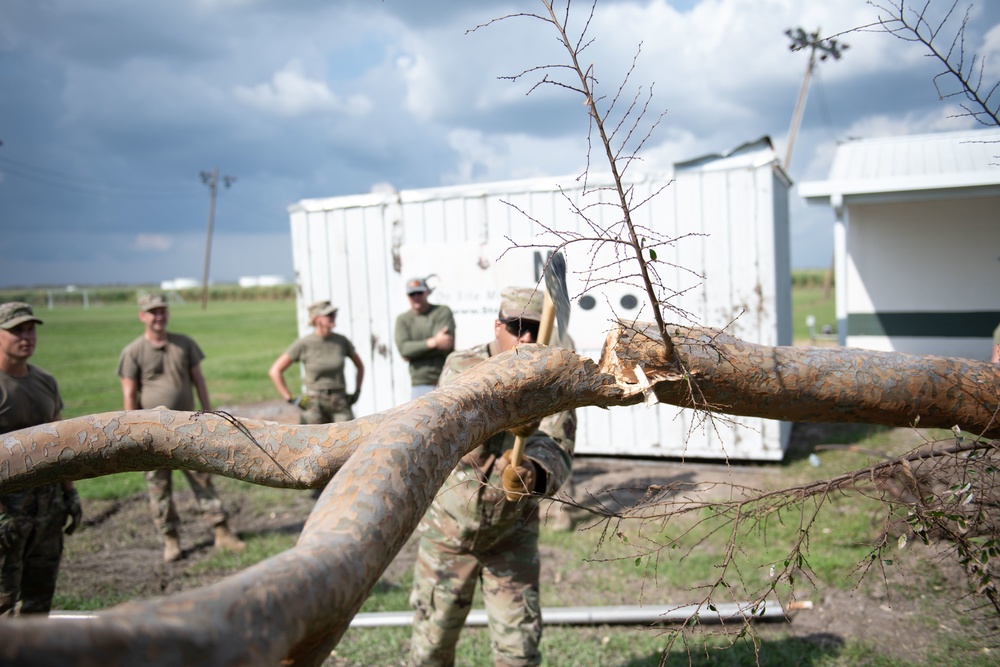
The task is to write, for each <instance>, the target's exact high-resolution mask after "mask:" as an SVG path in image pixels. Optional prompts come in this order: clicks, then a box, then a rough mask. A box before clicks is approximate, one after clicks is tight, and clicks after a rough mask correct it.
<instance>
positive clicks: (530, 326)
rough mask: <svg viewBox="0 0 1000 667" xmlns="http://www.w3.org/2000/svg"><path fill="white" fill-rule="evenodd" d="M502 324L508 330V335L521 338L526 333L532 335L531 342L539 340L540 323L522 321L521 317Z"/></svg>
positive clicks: (502, 321)
mask: <svg viewBox="0 0 1000 667" xmlns="http://www.w3.org/2000/svg"><path fill="white" fill-rule="evenodd" d="M500 322H501V323H502V324H503V325H504V327H505V328H506V329H507V333H509V334H510V335H512V336H516V337H517V338H520V337H521V336H523V335H524V334H525V333H530V334H531V340H532V341H535V340H538V327H539V323H538V322H536V321H534V320H522V319H521V318H520V317H511V318H508V319H506V320H500Z"/></svg>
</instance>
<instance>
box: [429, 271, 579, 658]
mask: <svg viewBox="0 0 1000 667" xmlns="http://www.w3.org/2000/svg"><path fill="white" fill-rule="evenodd" d="M501 296H502V301H501V305H500V314H499V317H498V318H497V320H496V322H495V323H494V340H493V341H492V342H490V343H487V344H484V345H480V346H478V347H474V348H472V349H469V350H464V351H461V352H454V353H452V354H451V355H449V356H448V359H447V361H446V362H445V365H444V371H443V372H442V373H441V384H442V385H446V384H448V383H449V382H450V381H452V380H454V379H455V378H456V377H457V376H458V375H459V374H461V373H463V372H465V371H467V370H468V369H470V368H472V367H474V366H475V365H477V364H479V363H481V362H482V361H485V360H486V359H489V358H490V357H492V356H495V355H497V354H500V353H502V352H506V351H508V350H511V349H513V348H514V347H515V346H517V345H518V344H520V343H533V342H534V341H535V339H536V337H537V335H538V327H539V322H540V320H541V311H542V292H541V291H539V290H534V289H532V288H530V287H525V288H521V287H508V288H506V289H504V290H503V291H502V292H501ZM575 430H576V417H575V415H574V413H573V412H572V411H569V412H562V413H559V414H555V415H551V416H549V417H546V418H545V419H543V420H542V421H541V422H540V423H535V424H531V425H526V426H524V427H522V428H520V429H518V430H517V432H511V431H502V432H500V433H497V434H496V435H494V436H492V437H491V438H489V439H488V440H486V441H485V442H483V443H482V444H481V445H480V446H479V447H477V448H476V449H474V450H473V451H472V452H470V453H469V454H467V455H465V456H464V457H463V458H462V460H461V461H460V462H459V464H458V465H457V466H456V467H455V469H454V470H453V471H452V473H451V475H450V476H449V477H448V479H447V480H446V481H445V483H444V485H443V486H442V487H441V490H440V491H439V492H438V495H437V497H436V498H435V499H434V502H433V503H432V504H431V506H430V508H429V509H428V511H427V514H426V515H424V518H423V520H422V521H421V522H420V527H419V529H418V530H419V532H420V545H419V550H418V553H417V561H416V564H415V565H414V571H413V591H412V593H411V595H410V604H411V605H412V606H413V607H414V610H415V612H414V617H413V633H412V636H411V640H410V665H411V667H417V666H420V667H425V666H430V665H434V666H438V665H441V666H444V665H453V664H454V663H455V645H456V644H457V643H458V636H459V633H460V632H461V631H462V627H463V626H464V625H465V619H466V616H468V614H469V609H470V608H471V607H472V598H473V594H474V592H475V589H476V582H477V581H481V582H482V586H483V601H484V603H485V605H486V612H487V615H488V616H489V630H490V643H491V646H492V648H493V657H494V664H495V665H503V666H505V667H524V666H529V665H539V664H541V659H542V658H541V654H540V653H539V650H538V644H539V641H540V640H541V636H542V616H541V602H540V600H539V593H538V579H539V568H540V565H539V555H538V529H539V516H538V514H539V511H538V499H539V498H541V497H543V496H551V495H553V494H554V493H555V492H556V491H557V490H558V489H559V487H560V486H562V484H563V482H564V481H565V480H566V479H567V477H568V476H569V475H570V470H571V467H572V460H573V448H574V439H575ZM517 433H520V434H522V435H527V436H528V437H527V445H526V447H525V456H524V460H523V461H522V462H521V464H520V465H519V466H516V467H515V466H512V465H511V463H510V450H511V448H512V447H513V444H514V437H515V435H516V434H517ZM508 492H509V493H514V494H531V495H527V496H522V497H520V498H519V499H517V500H513V501H512V500H508V499H507V493H508Z"/></svg>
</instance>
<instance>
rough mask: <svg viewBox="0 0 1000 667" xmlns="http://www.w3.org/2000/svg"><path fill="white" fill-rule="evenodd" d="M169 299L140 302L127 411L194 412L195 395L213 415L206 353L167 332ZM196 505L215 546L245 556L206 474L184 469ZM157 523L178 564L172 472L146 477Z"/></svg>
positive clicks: (126, 383) (127, 355)
mask: <svg viewBox="0 0 1000 667" xmlns="http://www.w3.org/2000/svg"><path fill="white" fill-rule="evenodd" d="M169 316H170V313H169V309H168V307H167V300H166V299H165V298H164V297H163V295H162V294H147V295H144V296H142V297H141V298H140V299H139V321H140V322H142V323H143V326H144V329H145V330H144V331H143V334H142V335H141V336H139V337H138V338H136V339H135V340H134V341H132V342H131V343H129V344H128V345H127V346H126V347H125V349H124V350H122V354H121V357H120V358H119V360H118V376H119V377H120V378H121V386H122V397H123V401H124V405H125V409H126V410H140V409H142V410H149V409H152V408H157V407H161V406H162V407H165V408H167V409H168V410H182V411H185V412H191V411H193V410H194V394H193V392H192V390H196V391H197V392H198V400H199V401H200V402H201V409H202V410H211V409H212V405H211V401H210V399H209V396H208V386H207V385H206V383H205V376H204V375H203V374H202V372H201V362H202V360H203V359H204V358H205V353H204V352H202V351H201V348H200V347H198V344H197V343H196V342H194V340H192V339H191V338H189V337H188V336H185V335H183V334H177V333H173V332H168V331H167V322H168V321H169ZM181 472H183V473H184V476H185V477H186V478H187V481H188V484H190V485H191V490H192V491H193V492H194V497H195V500H196V501H197V503H198V512H199V513H200V514H201V515H202V516H203V517H204V518H205V519H206V520H207V521H208V522H209V523H210V524H211V525H212V526H213V528H214V532H215V546H216V547H217V548H219V549H223V550H229V551H235V552H241V551H243V550H244V549H245V548H246V544H244V542H243V541H242V540H241V539H239V538H238V537H237V536H236V534H235V533H233V532H232V530H230V528H229V515H228V513H227V512H226V509H225V507H223V505H222V499H221V498H219V494H218V493H217V492H216V491H215V487H214V486H213V484H212V475H211V474H210V473H207V472H198V471H193V470H182V471H181ZM145 477H146V487H147V489H148V490H149V503H150V507H151V509H152V511H153V520H154V521H155V522H156V527H157V528H158V529H159V531H160V533H162V535H163V560H164V562H167V563H172V562H174V561H176V560H180V559H181V558H182V557H183V555H184V552H183V551H182V550H181V542H180V532H179V529H180V523H181V522H180V517H179V516H178V515H177V508H176V506H175V505H174V498H173V471H172V470H170V469H165V470H150V471H148V472H146V473H145Z"/></svg>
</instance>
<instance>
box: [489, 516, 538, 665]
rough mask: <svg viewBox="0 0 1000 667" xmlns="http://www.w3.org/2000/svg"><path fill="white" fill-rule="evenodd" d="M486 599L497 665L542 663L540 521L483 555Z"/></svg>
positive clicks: (491, 642)
mask: <svg viewBox="0 0 1000 667" xmlns="http://www.w3.org/2000/svg"><path fill="white" fill-rule="evenodd" d="M482 561H483V574H482V580H483V600H484V602H485V605H486V615H487V617H488V619H489V628H490V644H491V645H492V647H493V658H494V665H496V667H529V666H531V667H534V666H535V665H540V664H541V662H542V655H541V653H540V652H539V650H538V644H539V642H540V641H541V639H542V608H541V601H540V599H539V595H538V578H539V574H540V569H541V568H540V562H539V557H538V524H537V523H529V525H528V526H526V527H524V528H522V529H520V530H518V531H517V532H516V533H515V534H514V535H512V536H511V537H510V538H509V539H507V540H504V542H503V543H502V544H500V545H498V547H497V548H495V549H493V550H491V551H490V553H489V554H486V555H484V556H483V557H482Z"/></svg>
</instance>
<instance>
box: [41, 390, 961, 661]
mask: <svg viewBox="0 0 1000 667" xmlns="http://www.w3.org/2000/svg"><path fill="white" fill-rule="evenodd" d="M222 409H224V410H226V411H228V412H230V413H231V414H233V415H236V416H239V417H245V418H255V419H266V420H269V421H277V422H284V423H296V422H297V413H296V412H295V411H294V409H290V406H288V405H287V404H284V403H281V402H269V403H264V404H259V405H246V406H231V407H225V408H222ZM829 428H830V427H824V426H818V425H802V426H798V427H796V429H795V436H794V442H793V446H792V451H791V452H790V457H792V458H803V457H805V456H808V454H809V452H811V451H812V445H813V444H814V443H816V442H819V441H821V440H822V439H823V438H826V439H827V440H829V436H830V431H829ZM832 428H837V427H832ZM786 476H787V469H786V468H784V467H782V466H777V465H755V464H747V465H731V466H727V465H722V464H712V463H704V462H695V463H691V462H687V463H683V464H681V463H679V462H667V461H650V460H626V459H604V458H593V457H580V458H578V459H577V461H576V463H575V465H574V486H573V490H572V494H573V498H574V500H575V501H576V502H578V503H580V504H581V505H584V506H586V505H587V504H588V503H593V502H595V498H596V497H597V495H598V494H599V493H600V492H602V491H604V490H606V489H615V491H614V494H613V496H608V495H603V496H602V502H607V501H608V498H609V497H613V498H614V500H615V502H617V503H620V504H621V505H627V504H629V503H631V502H634V501H635V500H636V499H638V498H640V497H642V496H643V495H644V494H645V493H647V491H648V489H649V488H650V487H651V486H657V485H658V486H668V485H674V487H673V488H675V489H676V488H681V489H685V488H686V489H690V490H692V492H693V490H695V489H702V490H704V489H706V488H707V489H717V492H718V493H719V494H731V493H732V490H731V489H732V486H733V485H735V486H737V487H744V488H748V489H763V488H776V487H778V486H782V485H787V484H789V483H791V481H792V480H789V479H787V478H786ZM223 496H224V501H225V503H226V505H227V508H228V509H229V511H230V512H231V514H232V525H233V527H234V529H235V530H237V531H238V532H239V533H240V534H241V535H242V536H243V537H245V538H246V537H250V536H254V535H261V536H263V535H268V534H273V533H285V534H291V535H297V534H298V533H299V532H300V531H301V529H302V526H303V525H304V523H305V521H306V519H307V517H308V516H309V513H310V511H311V509H312V506H313V502H314V501H313V497H312V494H311V493H310V492H308V491H294V492H293V491H288V492H287V493H283V494H282V495H281V496H280V498H281V501H280V502H279V503H276V504H275V505H274V506H272V507H270V508H269V511H266V512H262V511H260V508H259V507H254V506H252V505H251V501H250V500H248V498H247V497H245V494H239V493H224V494H223ZM702 497H704V496H702ZM175 499H176V502H177V504H178V510H179V512H180V514H181V516H182V519H183V521H184V525H183V531H182V543H183V547H184V550H185V553H184V556H185V557H184V559H183V560H181V561H179V562H176V563H171V564H166V563H163V562H162V558H161V553H162V542H161V540H160V536H159V535H158V534H157V532H156V530H155V528H154V526H153V523H152V521H151V519H150V512H149V507H148V504H147V503H148V501H147V498H146V495H145V493H137V494H135V495H134V496H132V497H130V498H126V499H124V500H115V501H95V500H89V501H86V503H85V515H86V516H85V521H84V526H85V528H84V530H81V531H80V532H79V533H78V534H77V535H74V536H73V537H72V538H70V539H69V540H68V542H67V553H66V556H65V558H64V561H63V566H62V571H61V573H60V580H59V585H58V592H59V594H60V596H64V597H66V598H68V599H70V600H87V599H93V598H100V599H105V600H114V601H116V602H117V601H124V600H127V599H133V598H148V597H154V596H160V595H169V594H173V593H176V592H179V591H182V590H186V589H191V588H194V587H199V586H203V585H206V584H209V583H212V582H213V581H216V580H218V579H219V578H220V577H221V576H224V575H225V574H228V573H229V572H223V573H220V572H218V570H217V568H216V569H212V570H211V571H208V570H207V569H206V568H204V567H199V564H200V563H202V562H203V561H204V560H205V559H206V557H207V556H208V555H210V554H211V553H212V552H213V547H212V543H211V528H210V526H208V525H206V524H204V522H202V521H201V520H200V519H199V518H198V517H197V515H196V513H195V511H194V510H195V507H194V498H193V496H192V494H191V491H190V489H189V488H188V487H187V485H186V483H185V482H184V481H183V480H182V479H181V478H180V476H175ZM571 514H572V516H573V517H574V518H575V519H576V520H577V521H578V522H579V521H581V520H582V519H583V518H584V517H585V516H586V514H585V513H584V512H583V511H582V510H574V511H573V512H572V513H571ZM546 549H547V551H546V553H544V554H543V561H542V562H543V573H542V576H543V579H544V580H552V579H554V578H555V577H563V578H568V579H569V580H568V581H566V583H567V584H569V586H568V587H567V588H568V589H570V590H573V589H577V590H585V589H586V588H587V586H588V582H587V581H586V580H585V578H584V577H585V575H583V574H580V575H575V574H574V573H573V572H572V570H571V571H569V572H566V571H564V570H560V571H558V572H557V571H556V565H557V564H558V563H560V562H562V561H563V560H564V559H563V558H561V555H560V554H559V553H555V552H552V553H550V552H549V551H551V549H550V548H549V547H546ZM944 551H945V550H944V549H942V548H925V547H920V546H915V547H914V548H912V549H911V550H910V554H909V558H908V559H907V562H906V563H905V564H901V565H900V566H899V567H896V568H894V569H893V570H892V573H891V580H890V581H889V582H888V583H889V585H888V587H886V586H885V585H884V584H882V583H881V582H880V581H878V579H877V578H872V579H871V580H867V581H866V582H865V583H863V584H862V585H860V586H858V587H857V588H856V589H855V590H853V591H845V590H840V589H835V588H825V587H820V588H817V589H814V590H812V591H811V592H810V594H809V595H810V597H809V598H808V600H806V602H808V603H810V604H811V608H810V609H802V610H799V611H793V612H790V613H789V619H790V620H789V622H787V623H784V622H782V623H768V624H761V625H759V632H760V634H761V636H762V637H763V638H765V639H766V638H767V637H769V636H774V637H777V636H781V637H796V638H800V639H804V640H806V641H810V642H816V643H822V644H830V645H838V644H842V643H843V642H844V641H845V640H846V639H847V638H856V639H863V640H867V641H869V642H870V643H872V644H874V645H881V646H885V647H890V649H891V650H888V651H887V652H888V653H890V654H891V655H894V656H897V657H898V658H900V659H901V660H904V661H907V660H912V661H920V660H921V659H923V656H924V655H925V651H926V649H927V644H928V643H929V642H930V641H932V640H933V637H934V633H935V632H937V631H938V630H939V628H937V627H933V628H930V630H933V632H931V631H928V630H929V629H928V627H927V624H928V622H929V621H928V619H953V618H955V617H956V613H955V609H956V603H955V602H954V601H955V600H958V599H960V598H961V597H962V596H963V594H964V591H965V582H964V579H963V576H962V572H961V571H960V569H959V567H958V566H957V565H956V564H954V561H953V560H951V561H949V559H948V558H947V557H943V554H944ZM414 557H415V547H414V540H412V539H411V540H410V542H409V543H408V544H407V546H406V547H405V548H404V549H403V551H402V552H401V553H400V554H399V555H398V556H397V558H396V559H395V560H394V561H393V563H392V564H391V565H390V567H389V569H388V570H387V572H386V575H385V576H386V577H387V578H388V580H391V581H398V580H399V579H400V578H402V577H403V575H404V574H405V573H406V572H407V571H409V570H410V569H411V568H412V564H413V560H414ZM236 569H238V563H235V564H234V566H233V570H232V571H236ZM574 576H579V577H580V578H581V580H580V581H578V582H574V581H572V578H573V577H574ZM574 584H575V585H574ZM930 588H934V589H935V590H936V591H941V589H946V592H948V593H949V595H935V596H926V597H925V596H922V595H921V594H920V591H921V590H928V589H930ZM657 594H658V596H659V597H660V598H661V599H667V600H670V599H671V598H670V595H671V592H670V591H658V592H657ZM675 594H676V597H675V598H674V599H677V600H684V599H686V598H687V597H688V593H687V591H682V590H678V591H676V592H675ZM640 596H641V592H640V591H638V590H636V591H622V600H623V601H622V604H635V603H636V602H637V601H638V600H639V599H640ZM935 600H944V602H935ZM966 602H968V600H966ZM934 605H938V606H939V607H940V608H938V609H935V608H934ZM941 622H942V623H945V622H946V621H941Z"/></svg>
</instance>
